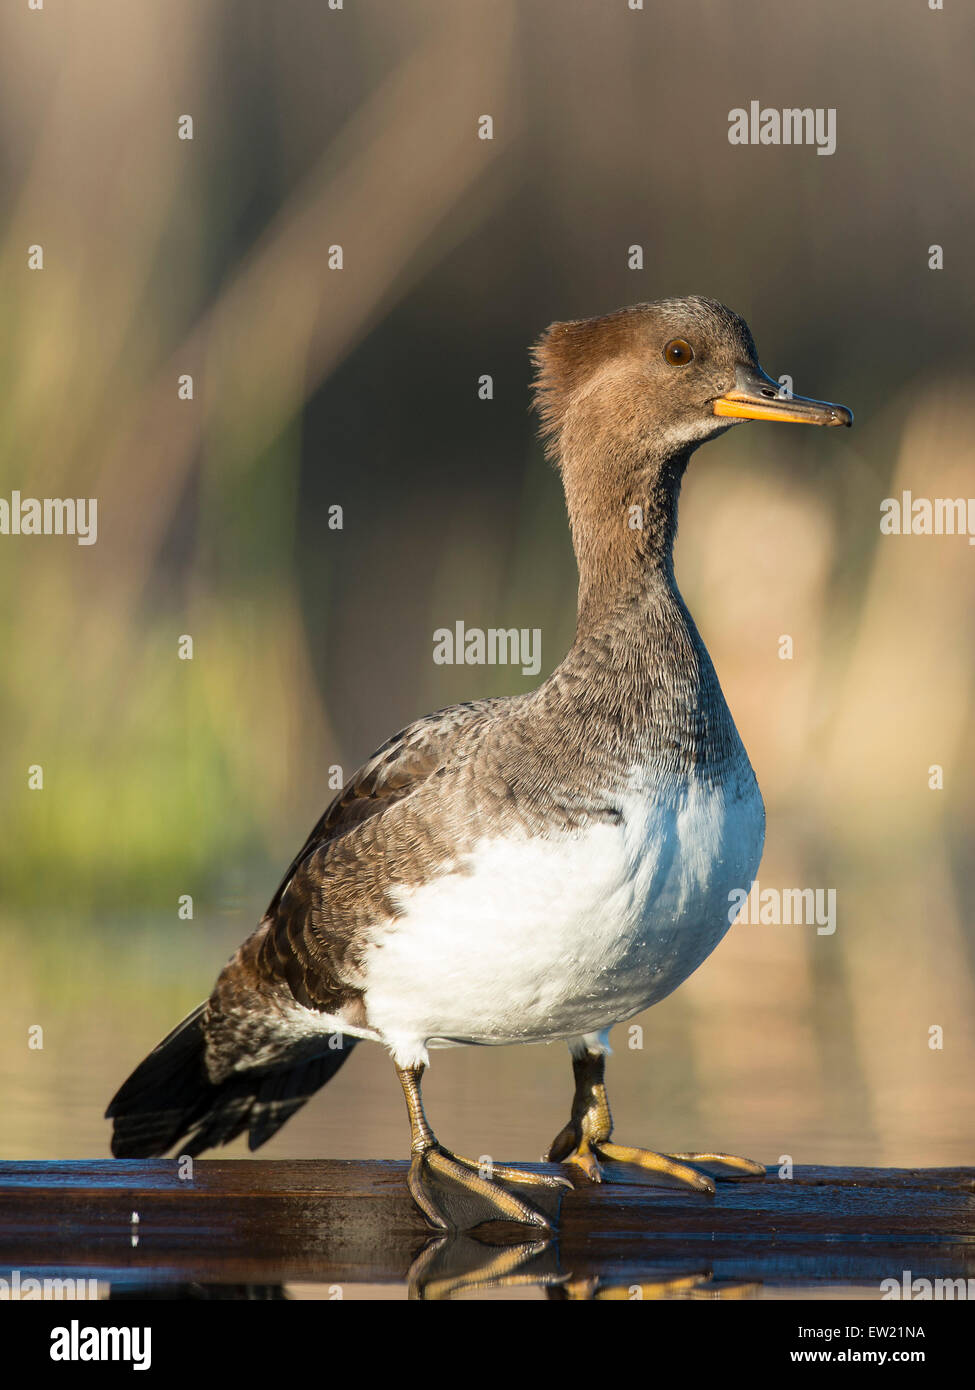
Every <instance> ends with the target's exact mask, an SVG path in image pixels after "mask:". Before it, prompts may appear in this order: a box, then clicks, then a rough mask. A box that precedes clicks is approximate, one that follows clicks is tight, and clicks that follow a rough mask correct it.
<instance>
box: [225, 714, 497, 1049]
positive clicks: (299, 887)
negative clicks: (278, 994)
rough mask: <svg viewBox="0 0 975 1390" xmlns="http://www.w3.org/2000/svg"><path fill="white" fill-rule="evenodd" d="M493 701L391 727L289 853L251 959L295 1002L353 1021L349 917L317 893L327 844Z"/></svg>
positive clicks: (381, 805)
mask: <svg viewBox="0 0 975 1390" xmlns="http://www.w3.org/2000/svg"><path fill="white" fill-rule="evenodd" d="M499 703H503V698H502V699H487V700H473V701H471V702H469V703H468V704H462V705H450V706H449V707H448V708H446V709H442V710H438V711H437V713H435V714H430V715H427V716H426V717H425V718H423V719H418V720H417V721H416V723H414V724H410V725H408V726H407V727H406V728H405V729H401V730H400V732H399V733H398V734H394V735H393V737H392V738H391V739H389V740H388V742H386V743H384V744H383V746H382V747H381V748H380V749H378V750H377V752H376V753H375V754H373V756H372V757H371V758H370V759H369V761H368V762H366V763H364V764H363V765H362V767H360V768H359V770H358V771H357V772H356V773H355V775H354V776H353V777H352V778H351V779H350V780H349V781H348V782H347V783H346V785H345V786H344V787H343V789H342V791H341V792H339V794H338V796H336V798H335V800H334V801H333V802H332V803H331V805H330V806H329V807H328V809H327V810H326V811H325V813H324V815H323V816H322V818H321V820H320V821H319V822H318V824H317V825H316V826H315V828H314V830H313V831H312V832H311V834H310V835H309V836H308V839H307V840H306V841H305V844H304V846H303V847H302V849H301V850H300V851H299V853H298V854H297V855H296V856H295V858H294V860H293V861H292V863H291V866H290V867H289V869H288V871H287V873H286V874H285V875H284V878H283V879H282V881H281V885H280V887H279V888H278V891H277V892H276V893H275V895H274V897H273V898H272V900H271V904H270V906H269V908H268V910H267V913H266V914H265V916H264V919H263V921H262V923H261V928H260V929H259V936H260V941H259V945H258V943H257V942H255V945H258V952H257V960H256V962H255V963H256V966H257V969H258V971H259V973H260V974H261V975H262V976H263V977H264V979H265V980H266V981H268V982H270V980H271V979H278V980H281V979H283V980H286V981H287V983H288V986H289V987H290V990H291V993H292V994H293V995H294V997H295V998H296V999H297V1000H298V1002H299V1003H301V1004H304V1005H305V1006H306V1007H308V1008H314V1009H319V1010H321V1011H322V1012H324V1013H335V1014H342V1015H343V1016H344V1017H346V1018H347V1019H348V1021H350V1022H352V1021H354V1015H355V1012H356V1008H357V1006H358V1000H359V998H360V991H359V990H358V988H357V987H356V985H355V983H354V980H353V978H351V976H353V975H354V970H353V969H352V968H351V966H353V965H354V959H353V957H354V938H355V933H356V922H355V920H354V917H347V916H346V914H344V913H341V912H337V911H335V910H333V908H332V905H331V904H329V903H327V902H325V901H323V893H322V879H323V871H324V869H325V867H326V865H328V864H329V861H330V859H331V857H332V854H333V852H334V851H333V847H336V846H338V844H339V842H340V841H341V840H342V839H343V837H344V836H346V835H347V834H348V833H349V831H350V830H353V829H356V828H357V827H359V826H361V825H362V824H363V823H364V822H365V821H368V820H370V819H372V818H374V817H377V816H379V815H381V814H382V813H383V812H384V811H386V810H388V809H389V807H390V806H393V805H395V804H396V803H397V802H400V801H402V800H403V799H404V798H406V797H408V796H410V794H411V793H413V792H414V791H416V789H417V788H418V787H420V786H422V785H423V784H424V783H425V782H426V781H427V779H428V778H430V777H432V776H435V775H436V773H437V771H438V770H439V769H440V768H441V767H443V766H444V764H445V763H446V762H447V761H448V760H449V758H450V754H451V750H452V748H453V747H454V745H455V742H456V739H457V737H458V734H459V733H460V732H461V731H462V730H467V729H469V728H470V726H471V725H473V724H475V723H477V722H479V721H480V720H483V719H484V718H485V716H486V715H488V714H489V713H490V712H491V710H492V709H493V708H494V707H496V706H497V705H498V704H499ZM336 867H337V866H336ZM373 886H375V885H373ZM363 887H364V888H365V887H366V885H365V884H364V885H363ZM335 906H336V907H337V904H336V905H335ZM252 940H253V938H252Z"/></svg>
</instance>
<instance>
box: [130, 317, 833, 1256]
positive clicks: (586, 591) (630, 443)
mask: <svg viewBox="0 0 975 1390" xmlns="http://www.w3.org/2000/svg"><path fill="white" fill-rule="evenodd" d="M532 355H533V362H534V366H535V403H536V406H537V409H538V413H539V416H540V422H541V435H542V438H543V441H544V444H545V448H546V451H547V453H548V455H549V457H550V458H551V459H552V460H553V461H554V464H555V466H556V468H557V470H558V473H559V475H560V477H561V481H562V485H563V489H564V493H565V503H566V509H567V513H568V521H569V526H570V530H571V536H572V542H573V548H574V551H575V557H576V561H577V566H578V599H577V624H576V632H575V638H574V641H573V643H572V645H571V648H570V649H569V651H568V652H567V654H566V655H565V657H564V659H563V660H562V661H561V662H560V663H559V665H558V666H557V667H556V668H555V669H554V670H553V671H552V673H551V675H550V676H548V678H547V679H545V680H543V681H542V682H541V684H539V685H538V686H537V687H536V688H535V689H533V690H531V691H530V692H528V693H525V694H519V695H514V696H505V697H488V698H483V699H475V700H471V701H469V702H466V703H463V704H456V705H451V706H449V707H447V708H445V709H441V710H438V711H437V712H436V713H433V714H429V715H427V716H426V717H424V718H421V719H418V720H416V721H415V722H413V723H411V724H409V725H407V726H406V727H405V728H403V729H401V730H400V732H399V733H397V734H395V735H394V736H393V737H392V738H390V739H389V740H388V741H387V742H386V743H384V744H383V745H382V746H381V747H380V748H379V749H378V750H377V751H376V753H374V754H373V756H372V757H371V758H369V760H368V761H367V762H365V763H364V764H363V765H362V766H361V767H360V768H359V769H358V770H357V771H356V773H355V774H354V776H352V777H351V779H350V780H349V781H348V782H347V784H346V785H345V786H344V788H343V789H342V790H341V791H340V792H339V793H338V794H337V795H336V796H335V798H334V799H333V800H332V802H331V804H330V805H328V807H327V809H326V810H325V812H324V814H323V815H322V817H321V819H320V820H319V821H318V823H317V825H316V826H315V827H314V829H313V830H312V831H311V834H310V835H309V836H308V838H307V840H306V841H305V844H304V845H303V846H302V848H301V850H300V851H299V852H298V854H297V855H296V856H295V858H294V860H293V861H292V863H291V864H290V866H289V868H288V869H287V872H286V873H285V874H284V877H283V879H282V881H281V884H280V886H279V887H278V890H277V892H276V893H275V894H274V897H273V898H272V900H271V903H270V905H269V907H268V909H267V911H266V913H265V914H264V916H263V918H262V919H261V921H260V923H259V925H258V927H257V929H256V930H255V931H254V932H253V934H252V935H251V936H250V937H249V938H248V939H247V940H246V941H245V942H244V943H243V944H242V945H241V946H240V948H239V949H238V950H237V951H236V952H235V954H234V955H233V956H232V957H231V959H230V961H229V962H228V963H227V965H226V966H225V967H224V969H223V970H222V971H221V973H220V975H219V977H218V978H217V981H216V984H215V986H214V988H213V990H212V993H211V994H210V997H209V999H208V1000H207V1001H206V1002H205V1003H203V1004H201V1005H200V1006H199V1007H198V1008H197V1009H195V1010H194V1011H193V1012H192V1013H191V1014H190V1015H189V1016H188V1017H187V1018H185V1019H184V1020H183V1021H182V1022H181V1023H180V1024H179V1025H178V1026H177V1027H176V1028H175V1029H174V1030H173V1031H172V1032H171V1033H170V1034H169V1035H168V1036H167V1037H166V1038H164V1039H163V1041H162V1042H161V1043H159V1044H158V1046H157V1047H155V1048H154V1049H153V1051H152V1052H150V1053H149V1055H148V1056H147V1057H146V1058H145V1060H144V1061H143V1062H141V1063H140V1065H139V1066H138V1067H136V1069H135V1070H134V1072H133V1073H132V1074H131V1076H129V1078H128V1079H127V1080H126V1081H125V1082H124V1084H123V1085H122V1086H121V1088H120V1089H119V1090H118V1092H117V1093H116V1095H115V1096H114V1098H113V1099H112V1101H111V1102H110V1104H109V1106H108V1109H107V1112H106V1117H107V1118H109V1119H110V1120H111V1121H112V1124H113V1133H112V1153H113V1155H115V1156H116V1157H121V1158H145V1157H152V1156H158V1155H161V1154H165V1153H167V1152H169V1151H170V1150H171V1149H174V1148H176V1149H177V1150H178V1152H179V1153H180V1154H186V1155H191V1156H192V1155H196V1154H198V1153H201V1152H203V1151H204V1150H206V1149H209V1148H212V1147H215V1146H217V1145H221V1144H226V1143H228V1142H229V1141H230V1140H232V1139H234V1138H236V1137H237V1136H238V1135H241V1134H243V1133H245V1132H246V1134H247V1136H248V1143H249V1146H250V1148H251V1149H252V1150H253V1149H256V1148H258V1147H260V1146H261V1145H262V1144H264V1143H265V1142H266V1141H267V1140H268V1139H270V1138H271V1136H272V1135H273V1134H275V1133H277V1131H278V1130H279V1129H280V1127H281V1126H282V1125H283V1124H284V1123H285V1122H286V1121H287V1120H288V1119H289V1118H290V1116H291V1115H293V1114H294V1113H295V1112H296V1111H297V1110H299V1109H300V1108H301V1107H302V1106H303V1105H304V1104H305V1103H306V1101H307V1100H308V1099H309V1097H310V1096H312V1095H313V1094H315V1093H316V1092H317V1091H318V1090H319V1089H320V1088H321V1087H322V1086H324V1085H325V1084H326V1083H327V1082H328V1081H329V1080H330V1079H331V1078H332V1077H333V1076H335V1074H336V1073H337V1072H338V1070H339V1068H340V1067H342V1066H344V1065H345V1063H346V1061H347V1060H348V1058H349V1056H350V1055H351V1053H352V1052H353V1050H354V1049H355V1047H357V1046H358V1045H359V1044H360V1043H361V1042H362V1041H364V1040H368V1041H372V1042H376V1043H379V1044H380V1045H382V1046H383V1047H385V1049H386V1050H387V1052H388V1053H389V1055H390V1057H391V1060H392V1063H393V1066H394V1067H395V1069H396V1074H397V1076H398V1078H399V1081H400V1084H401V1086H402V1090H403V1095H404V1098H405V1102H406V1110H407V1116H408V1119H409V1124H410V1164H409V1171H408V1179H407V1181H408V1186H409V1191H410V1193H411V1195H412V1197H413V1200H414V1202H415V1203H416V1205H417V1207H418V1208H419V1210H420V1211H421V1212H422V1214H423V1217H424V1218H425V1220H426V1222H427V1223H428V1225H429V1226H430V1227H431V1228H433V1229H434V1230H437V1231H445V1230H452V1229H457V1228H458V1226H459V1225H460V1224H462V1218H460V1217H458V1215H457V1212H458V1210H464V1211H470V1210H472V1209H476V1211H477V1212H478V1213H479V1216H480V1217H481V1218H485V1217H486V1219H490V1220H497V1221H503V1222H516V1223H519V1225H521V1226H523V1227H524V1226H529V1227H535V1228H550V1227H551V1226H552V1224H553V1220H554V1219H555V1218H553V1217H552V1215H551V1210H552V1201H551V1199H552V1196H553V1189H562V1190H564V1189H565V1188H567V1187H568V1186H570V1185H571V1186H575V1185H577V1184H587V1183H597V1182H600V1181H601V1180H602V1179H603V1178H604V1177H605V1176H607V1175H608V1173H609V1170H610V1168H611V1167H612V1165H623V1167H622V1168H621V1169H620V1170H619V1171H623V1172H625V1171H626V1167H627V1166H630V1167H634V1166H635V1167H636V1168H638V1169H642V1170H644V1171H645V1172H647V1173H650V1174H653V1175H659V1176H661V1177H662V1178H663V1180H664V1181H665V1182H666V1183H670V1184H674V1183H676V1184H677V1185H679V1186H681V1187H684V1188H685V1189H687V1190H689V1191H694V1192H699V1193H701V1192H703V1193H714V1191H715V1190H716V1189H715V1180H716V1179H720V1178H723V1177H740V1176H742V1175H754V1176H756V1177H759V1176H762V1175H764V1173H765V1169H764V1167H763V1165H761V1164H759V1163H756V1162H755V1161H754V1160H751V1159H746V1158H738V1157H736V1156H735V1155H731V1154H724V1153H718V1152H715V1153H693V1152H687V1153H657V1152H655V1151H653V1150H649V1149H644V1148H638V1147H635V1146H630V1145H625V1144H619V1143H617V1142H615V1140H614V1138H613V1121H612V1115H611V1111H610V1107H609V1101H608V1097H607V1088H606V1080H605V1067H606V1057H607V1055H608V1054H609V1052H610V1043H609V1035H610V1031H611V1029H612V1028H613V1027H614V1025H616V1024H619V1023H622V1022H624V1021H625V1020H627V1019H630V1018H632V1017H634V1016H635V1015H637V1014H639V1013H641V1012H643V1011H644V1010H645V1009H647V1008H649V1007H651V1006H652V1005H654V1004H656V1003H658V1002H659V1001H660V1000H662V999H664V998H666V997H667V996H668V995H670V994H671V993H672V992H673V991H674V990H675V989H677V988H678V987H679V986H680V985H681V984H682V983H683V982H684V981H685V980H686V979H687V978H688V977H689V976H690V975H691V974H692V973H693V972H694V971H695V970H697V968H698V967H699V966H700V965H701V964H702V962H703V961H705V960H706V959H707V957H708V956H710V954H711V953H712V951H714V949H715V947H716V946H717V945H718V943H719V942H720V941H721V939H722V938H723V937H724V935H725V934H726V932H727V931H728V929H729V927H730V925H731V922H732V920H733V918H734V912H733V911H732V912H730V913H729V903H730V902H733V901H735V900H738V901H740V894H742V893H747V891H748V889H749V888H750V886H751V884H752V882H753V881H754V879H755V877H756V875H757V872H758V867H759V862H760V860H761V856H762V850H763V846H764V838H765V807H764V802H763V799H762V795H761V792H760V790H759V786H758V782H757V780H756V776H755V773H754V771H753V769H752V766H751V763H750V761H749V758H748V755H747V753H746V751H745V748H744V746H743V744H742V741H741V738H740V736H739V734H738V731H737V729H736V727H735V723H734V720H733V719H732V716H731V712H730V710H729V708H728V705H727V703H726V701H725V698H724V696H723V694H722V691H721V687H720V684H719V682H718V677H717V675H716V673H715V669H714V666H713V664H712V661H711V658H710V656H709V655H708V651H707V648H706V647H705V645H704V642H703V640H702V638H701V635H700V633H699V631H698V629H697V627H696V625H695V623H694V620H693V618H692V617H691V614H690V612H689V611H688V608H687V605H686V604H685V602H684V599H683V598H682V596H681V593H680V590H679V589H678V587H677V583H676V579H675V572H674V541H675V537H676V533H677V519H678V502H679V497H680V491H681V483H682V480H683V478H684V475H685V471H686V469H687V466H688V462H689V460H690V458H691V456H692V455H693V454H694V452H695V451H696V450H697V449H698V448H699V447H700V446H701V445H702V444H705V443H707V442H708V441H709V440H712V439H715V438H717V437H718V436H719V435H721V434H724V433H725V432H726V431H727V430H729V429H731V428H734V427H736V426H737V425H739V424H741V423H743V422H746V421H752V420H761V421H774V422H780V423H783V422H784V423H796V424H809V425H818V426H825V427H833V426H849V425H851V424H852V423H853V415H852V413H851V411H850V410H849V409H847V408H846V407H845V406H841V405H836V404H833V403H831V402H829V401H821V400H814V399H812V398H809V397H802V396H797V395H793V394H791V393H790V392H788V391H785V390H784V389H783V388H782V387H781V386H780V384H779V382H778V381H776V380H774V379H773V378H772V377H770V376H768V375H767V374H766V373H765V372H764V371H763V369H762V367H761V366H760V365H759V360H758V355H757V352H756V348H755V343H754V340H753V338H752V334H751V332H750V330H749V328H748V325H747V324H746V323H745V321H744V320H743V319H742V318H741V317H739V316H738V315H737V314H736V313H734V312H733V311H732V310H730V309H728V308H726V307H725V306H724V305H723V304H721V303H719V302H718V301H716V300H713V299H709V298H705V297H702V296H698V295H694V296H688V297H681V298H670V299H662V300H657V301H654V302H650V303H642V304H636V305H632V306H629V307H627V308H623V309H619V310H617V311H616V312H613V313H609V314H605V315H602V316H599V317H595V318H588V319H579V320H573V321H566V322H557V323H554V324H552V325H551V326H550V327H549V328H548V330H547V331H546V332H545V333H544V334H543V335H542V336H541V338H540V339H539V340H538V341H537V342H536V344H535V345H534V347H533V348H532ZM553 1041H557V1042H564V1043H565V1044H566V1045H567V1047H568V1051H569V1054H570V1058H571V1064H572V1069H573V1078H574V1094H573V1099H572V1103H571V1108H570V1112H569V1118H568V1120H567V1122H566V1124H565V1126H564V1127H563V1128H562V1130H561V1131H560V1132H559V1134H558V1135H557V1136H556V1137H555V1139H554V1140H553V1141H552V1143H551V1145H550V1146H549V1148H548V1150H547V1158H548V1159H549V1160H550V1163H552V1164H560V1165H562V1169H561V1172H560V1174H559V1175H556V1174H552V1173H550V1172H547V1171H539V1170H537V1169H535V1168H519V1167H512V1166H510V1165H500V1164H487V1165H486V1166H485V1163H484V1162H483V1161H482V1160H473V1159H468V1158H465V1157H463V1156H460V1155H458V1154H455V1153H453V1152H452V1151H451V1150H450V1149H448V1148H447V1147H446V1146H445V1145H443V1144H442V1143H441V1142H440V1140H439V1139H438V1138H437V1136H436V1135H435V1134H434V1132H433V1129H432V1128H431V1126H430V1123H429V1121H428V1119H427V1116H426V1113H425V1110H424V1105H423V1098H422V1093H421V1083H422V1079H423V1076H424V1074H425V1072H426V1070H427V1068H428V1066H429V1064H430V1051H431V1050H434V1049H436V1048H439V1047H451V1046H465V1045H495V1046H497V1045H509V1044H527V1043H543V1042H553ZM570 1175H571V1178H572V1182H571V1183H570V1182H569V1181H568V1179H569V1176H570ZM543 1189H544V1191H543ZM451 1193H453V1194H454V1195H455V1196H458V1197H459V1198H460V1199H461V1201H460V1204H459V1205H458V1203H457V1202H452V1201H451V1200H450V1194H451ZM555 1195H556V1196H559V1197H560V1196H561V1192H556V1193H555ZM465 1202H466V1203H467V1206H464V1203H465ZM471 1202H473V1204H474V1206H473V1208H472V1207H471V1205H470V1203H471Z"/></svg>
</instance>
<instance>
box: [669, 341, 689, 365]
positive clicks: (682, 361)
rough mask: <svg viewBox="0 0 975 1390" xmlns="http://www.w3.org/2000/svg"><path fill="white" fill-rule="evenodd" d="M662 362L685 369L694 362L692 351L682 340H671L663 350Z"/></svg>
mask: <svg viewBox="0 0 975 1390" xmlns="http://www.w3.org/2000/svg"><path fill="white" fill-rule="evenodd" d="M664 361H665V362H668V363H669V364H670V365H671V366H672V367H686V366H687V364H688V362H693V361H694V349H693V348H692V347H691V345H690V343H685V341H684V339H683V338H672V339H671V340H670V342H669V343H668V344H667V346H666V347H665V348H664Z"/></svg>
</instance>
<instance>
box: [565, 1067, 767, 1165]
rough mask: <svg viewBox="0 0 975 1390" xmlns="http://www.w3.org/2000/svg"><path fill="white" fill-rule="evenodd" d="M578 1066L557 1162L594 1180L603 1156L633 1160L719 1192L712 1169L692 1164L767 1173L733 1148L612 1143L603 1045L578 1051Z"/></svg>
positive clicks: (634, 1162)
mask: <svg viewBox="0 0 975 1390" xmlns="http://www.w3.org/2000/svg"><path fill="white" fill-rule="evenodd" d="M572 1070H573V1072H574V1073H575V1080H576V1090H575V1096H574V1097H573V1100H572V1114H571V1116H570V1118H569V1123H568V1124H567V1125H566V1126H565V1128H564V1129H563V1130H562V1131H561V1132H560V1133H559V1134H558V1135H557V1136H556V1138H555V1139H554V1140H553V1142H552V1147H551V1148H550V1149H549V1152H548V1157H549V1159H550V1160H551V1161H552V1162H553V1163H559V1162H561V1163H568V1164H571V1165H572V1167H573V1168H574V1169H577V1170H578V1171H579V1172H581V1173H582V1174H583V1175H584V1176H585V1177H587V1178H588V1179H589V1181H590V1182H601V1181H602V1176H603V1174H602V1168H601V1166H600V1160H601V1159H602V1160H609V1161H610V1162H617V1163H632V1164H635V1165H636V1166H637V1167H639V1168H644V1169H646V1170H648V1171H649V1172H652V1173H663V1174H665V1175H666V1176H667V1177H670V1178H674V1179H676V1180H677V1181H678V1182H681V1183H684V1184H686V1186H688V1187H690V1188H693V1189H694V1190H695V1191H697V1192H713V1191H714V1183H713V1182H712V1180H711V1178H709V1177H708V1176H707V1174H706V1173H699V1172H698V1171H697V1169H696V1168H693V1167H690V1166H689V1165H690V1164H706V1165H707V1166H708V1167H714V1168H716V1169H718V1170H719V1171H718V1173H717V1176H718V1177H727V1176H731V1175H732V1174H747V1175H748V1176H750V1177H760V1176H761V1177H764V1175H765V1169H764V1168H763V1167H762V1165H761V1164H760V1163H755V1162H753V1161H752V1160H751V1159H750V1158H735V1157H734V1155H732V1154H698V1153H681V1154H659V1153H654V1152H653V1150H652V1149H635V1148H630V1147H629V1146H628V1145H626V1144H613V1143H610V1136H611V1134H612V1132H613V1117H612V1115H611V1114H610V1109H609V1100H608V1099H607V1096H606V1083H605V1081H604V1074H605V1070H606V1061H605V1055H604V1053H603V1052H602V1051H598V1052H597V1051H592V1050H590V1049H589V1048H586V1049H585V1050H583V1051H574V1052H573V1054H572Z"/></svg>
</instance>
